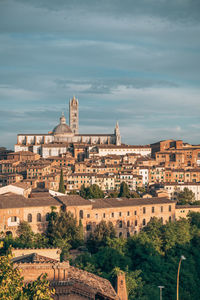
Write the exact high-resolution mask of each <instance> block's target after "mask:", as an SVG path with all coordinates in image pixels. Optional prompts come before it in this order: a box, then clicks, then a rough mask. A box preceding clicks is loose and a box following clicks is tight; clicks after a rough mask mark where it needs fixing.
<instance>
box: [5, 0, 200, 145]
mask: <svg viewBox="0 0 200 300" xmlns="http://www.w3.org/2000/svg"><path fill="white" fill-rule="evenodd" d="M73 96H75V97H77V98H78V99H79V126H80V133H112V132H113V130H114V127H115V123H116V121H118V122H119V126H120V132H121V135H122V142H124V143H128V144H133V145H137V144H149V143H153V142H156V141H158V140H162V139H168V138H172V139H183V140H184V141H185V142H189V143H192V144H199V143H200V139H199V136H200V134H199V132H200V1H199V0H123V1H122V0H56V1H55V0H0V105H1V109H0V138H1V139H0V146H5V147H8V148H11V149H13V147H14V144H15V143H16V141H17V134H18V133H47V132H48V131H51V130H52V129H53V128H54V127H55V126H56V125H57V124H58V123H59V117H60V115H61V113H62V112H64V113H65V116H66V117H67V122H68V102H69V99H70V98H72V97H73Z"/></svg>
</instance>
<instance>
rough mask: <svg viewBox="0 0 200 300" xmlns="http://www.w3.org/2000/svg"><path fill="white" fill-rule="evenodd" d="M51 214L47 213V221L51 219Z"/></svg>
mask: <svg viewBox="0 0 200 300" xmlns="http://www.w3.org/2000/svg"><path fill="white" fill-rule="evenodd" d="M49 216H50V214H49V213H47V214H46V221H49Z"/></svg>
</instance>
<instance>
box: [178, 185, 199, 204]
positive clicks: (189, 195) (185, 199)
mask: <svg viewBox="0 0 200 300" xmlns="http://www.w3.org/2000/svg"><path fill="white" fill-rule="evenodd" d="M177 200H178V202H177V204H179V205H185V204H191V203H192V202H194V201H195V194H194V193H193V191H191V190H189V189H188V188H187V187H185V188H184V190H183V191H181V192H179V193H178V194H177Z"/></svg>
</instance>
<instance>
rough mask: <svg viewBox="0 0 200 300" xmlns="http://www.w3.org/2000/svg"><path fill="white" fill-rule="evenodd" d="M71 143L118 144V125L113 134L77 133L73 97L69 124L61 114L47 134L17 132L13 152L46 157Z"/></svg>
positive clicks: (77, 106) (75, 106)
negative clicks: (57, 121)
mask: <svg viewBox="0 0 200 300" xmlns="http://www.w3.org/2000/svg"><path fill="white" fill-rule="evenodd" d="M72 143H73V144H74V143H78V144H88V145H117V146H120V145H121V135H120V131H119V125H118V123H117V124H116V127H115V129H114V133H113V134H79V102H78V99H76V98H75V97H73V98H72V99H70V101H69V125H67V123H66V119H65V116H64V114H62V116H61V117H60V123H59V124H58V125H57V126H56V127H55V128H54V129H53V130H52V131H50V132H48V133H47V134H35V133H34V134H18V136H17V144H16V145H15V152H18V151H32V152H33V153H38V154H40V155H41V156H42V157H44V158H46V157H49V156H58V155H60V154H62V153H65V152H67V150H68V148H69V144H72Z"/></svg>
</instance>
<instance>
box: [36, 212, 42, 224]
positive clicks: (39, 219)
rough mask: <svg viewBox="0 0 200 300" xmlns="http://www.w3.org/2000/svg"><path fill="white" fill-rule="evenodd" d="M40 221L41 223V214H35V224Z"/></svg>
mask: <svg viewBox="0 0 200 300" xmlns="http://www.w3.org/2000/svg"><path fill="white" fill-rule="evenodd" d="M41 221H42V217H41V214H40V213H38V214H37V222H41Z"/></svg>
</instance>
